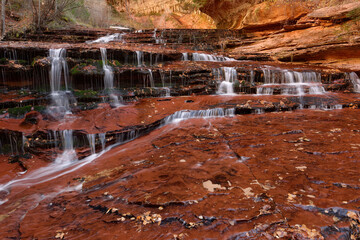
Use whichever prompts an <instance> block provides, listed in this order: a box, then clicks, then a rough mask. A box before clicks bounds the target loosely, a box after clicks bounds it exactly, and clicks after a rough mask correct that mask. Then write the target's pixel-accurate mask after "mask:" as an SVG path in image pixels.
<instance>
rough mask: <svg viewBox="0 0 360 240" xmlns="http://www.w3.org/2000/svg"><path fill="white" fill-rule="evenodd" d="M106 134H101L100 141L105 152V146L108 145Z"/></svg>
mask: <svg viewBox="0 0 360 240" xmlns="http://www.w3.org/2000/svg"><path fill="white" fill-rule="evenodd" d="M105 136H106V133H99V140H100V142H101V148H102V150H103V151H104V150H105V144H106V138H105Z"/></svg>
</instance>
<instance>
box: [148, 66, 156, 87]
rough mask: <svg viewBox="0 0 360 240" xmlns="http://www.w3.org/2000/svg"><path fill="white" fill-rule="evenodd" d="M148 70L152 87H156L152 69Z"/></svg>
mask: <svg viewBox="0 0 360 240" xmlns="http://www.w3.org/2000/svg"><path fill="white" fill-rule="evenodd" d="M148 71H149V80H150V87H152V88H154V87H155V83H154V77H153V74H152V71H151V69H148Z"/></svg>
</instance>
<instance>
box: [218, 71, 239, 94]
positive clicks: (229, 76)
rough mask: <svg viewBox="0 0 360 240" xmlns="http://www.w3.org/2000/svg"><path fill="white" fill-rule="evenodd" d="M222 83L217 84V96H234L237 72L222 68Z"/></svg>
mask: <svg viewBox="0 0 360 240" xmlns="http://www.w3.org/2000/svg"><path fill="white" fill-rule="evenodd" d="M219 71H220V73H221V75H222V76H223V81H221V83H220V84H219V87H218V90H217V94H220V95H221V94H230V95H231V94H234V83H235V82H236V81H237V72H236V69H235V68H234V67H222V68H221V69H220V70H219Z"/></svg>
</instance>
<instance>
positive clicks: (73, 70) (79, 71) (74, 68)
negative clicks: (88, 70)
mask: <svg viewBox="0 0 360 240" xmlns="http://www.w3.org/2000/svg"><path fill="white" fill-rule="evenodd" d="M70 74H71V75H77V74H81V70H80V69H79V65H76V66H75V67H73V68H72V69H70Z"/></svg>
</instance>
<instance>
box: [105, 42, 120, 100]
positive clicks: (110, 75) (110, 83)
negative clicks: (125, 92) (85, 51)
mask: <svg viewBox="0 0 360 240" xmlns="http://www.w3.org/2000/svg"><path fill="white" fill-rule="evenodd" d="M100 52H101V59H102V63H103V70H104V90H105V91H108V93H109V98H110V101H111V102H112V103H113V105H114V106H115V107H119V106H121V105H122V104H121V103H120V101H119V98H118V96H116V95H115V94H114V72H113V69H112V67H111V66H110V65H108V60H107V51H106V48H100Z"/></svg>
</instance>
